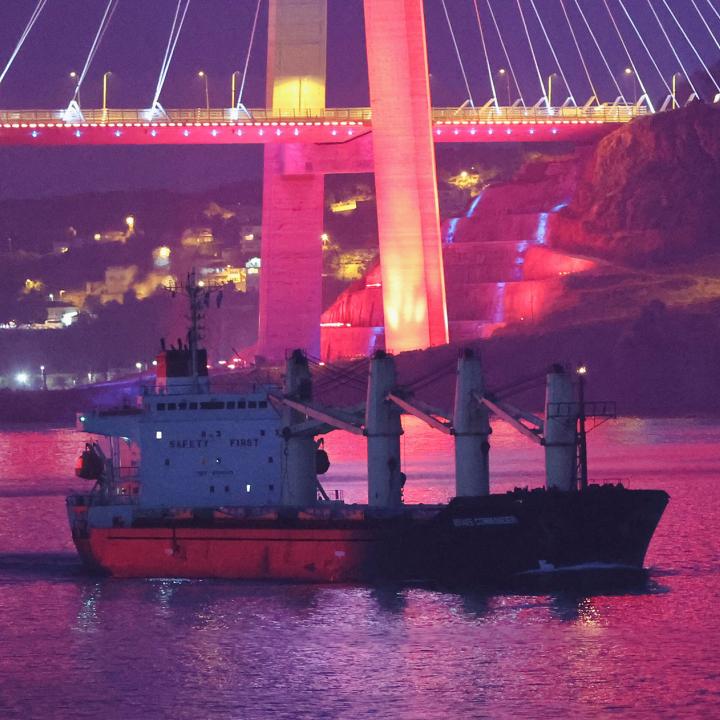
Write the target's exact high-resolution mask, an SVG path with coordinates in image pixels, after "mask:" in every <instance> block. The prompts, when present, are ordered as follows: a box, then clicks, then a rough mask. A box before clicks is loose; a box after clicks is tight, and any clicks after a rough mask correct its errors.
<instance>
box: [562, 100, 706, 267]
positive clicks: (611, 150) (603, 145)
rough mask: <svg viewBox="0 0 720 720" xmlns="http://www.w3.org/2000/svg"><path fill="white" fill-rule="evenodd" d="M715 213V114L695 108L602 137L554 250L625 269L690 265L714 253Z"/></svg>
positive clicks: (643, 120) (661, 115) (567, 210)
mask: <svg viewBox="0 0 720 720" xmlns="http://www.w3.org/2000/svg"><path fill="white" fill-rule="evenodd" d="M719 207H720V109H718V108H717V107H714V106H709V105H705V104H703V103H699V102H696V103H692V104H691V105H689V106H688V107H685V108H682V109H680V110H676V111H674V112H666V113H658V114H656V115H650V116H647V117H644V118H641V119H638V120H635V121H634V122H632V123H630V124H628V125H626V126H624V127H622V128H620V129H618V130H616V131H615V132H613V133H611V134H610V135H607V136H606V137H605V138H603V139H602V140H601V141H600V142H599V143H598V145H597V146H596V148H595V150H594V152H592V153H591V154H590V156H589V157H588V158H587V159H586V161H585V164H584V167H583V170H582V173H581V177H580V182H579V184H578V188H577V191H576V193H575V195H574V198H573V200H572V202H571V203H570V204H569V206H568V207H567V208H565V209H564V210H563V211H562V212H561V213H559V214H558V215H557V217H555V218H553V228H552V229H553V240H554V243H553V244H554V246H555V247H557V248H562V249H565V250H569V251H574V252H582V253H583V254H586V255H594V256H597V257H601V258H604V259H606V260H610V261H615V262H620V263H627V264H637V263H638V262H647V263H653V264H661V263H665V262H672V261H675V260H678V259H682V260H685V259H690V258H693V257H697V256H699V255H701V254H703V253H705V252H708V251H713V250H714V251H717V250H718V244H719V243H720V214H718V208H719Z"/></svg>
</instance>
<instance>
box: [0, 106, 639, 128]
mask: <svg viewBox="0 0 720 720" xmlns="http://www.w3.org/2000/svg"><path fill="white" fill-rule="evenodd" d="M649 112H650V111H649V110H648V109H647V108H646V107H642V106H640V107H639V106H636V105H610V104H608V105H593V106H591V107H559V108H546V107H529V108H525V107H499V108H495V107H483V108H467V107H466V108H460V109H458V108H433V111H432V117H433V120H434V121H435V122H453V121H465V122H516V121H517V122H522V121H525V122H527V121H538V122H547V121H549V120H553V119H557V120H595V121H601V122H628V121H630V120H632V119H633V118H636V117H639V116H641V115H647V114H649ZM371 120H372V112H371V110H370V108H360V107H358V108H325V109H322V108H317V109H307V110H293V109H288V110H286V109H282V108H279V109H278V108H252V109H249V110H247V111H244V110H236V109H234V108H210V109H209V110H208V109H206V108H194V109H193V108H189V109H188V108H184V109H171V110H166V111H165V115H162V114H160V113H159V112H155V113H154V114H151V112H150V111H149V110H143V109H115V108H113V109H108V110H97V109H89V110H82V115H78V114H77V113H74V114H73V113H71V112H68V111H67V110H0V123H3V124H14V123H27V124H31V123H58V122H60V123H62V122H66V123H68V124H77V123H90V124H111V123H123V124H128V123H148V122H150V121H152V122H157V123H163V122H169V123H180V124H187V123H210V124H216V123H245V122H248V123H251V122H369V121H371Z"/></svg>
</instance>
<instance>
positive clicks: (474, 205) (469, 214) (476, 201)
mask: <svg viewBox="0 0 720 720" xmlns="http://www.w3.org/2000/svg"><path fill="white" fill-rule="evenodd" d="M484 194H485V191H484V190H481V191H480V193H479V195H478V196H477V197H476V198H475V199H474V200H473V201H472V204H471V205H470V209H469V210H468V211H467V215H465V217H469V218H471V217H472V216H473V215H474V214H475V211H476V210H477V206H478V205H479V204H480V201H481V200H482V197H483V195H484Z"/></svg>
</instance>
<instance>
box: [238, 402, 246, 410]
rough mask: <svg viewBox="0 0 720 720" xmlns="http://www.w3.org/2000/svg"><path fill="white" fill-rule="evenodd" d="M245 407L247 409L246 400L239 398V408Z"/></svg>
mask: <svg viewBox="0 0 720 720" xmlns="http://www.w3.org/2000/svg"><path fill="white" fill-rule="evenodd" d="M244 409H245V401H244V400H238V410H244Z"/></svg>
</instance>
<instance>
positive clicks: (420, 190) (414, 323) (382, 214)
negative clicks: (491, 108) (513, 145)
mask: <svg viewBox="0 0 720 720" xmlns="http://www.w3.org/2000/svg"><path fill="white" fill-rule="evenodd" d="M364 2H365V38H366V44H367V58H368V76H369V81H370V106H371V108H372V121H373V148H374V156H375V190H376V197H377V211H378V233H379V240H380V263H381V273H382V284H383V306H384V310H385V345H386V348H387V349H388V350H389V351H391V352H401V351H403V350H415V349H418V348H425V347H429V346H431V345H442V344H444V343H446V342H447V341H448V326H447V310H446V306H445V280H444V276H443V262H442V242H441V236H440V215H439V210H438V194H437V180H436V171H435V147H434V144H433V137H432V114H431V104H430V81H429V77H428V61H427V45H426V40H425V18H424V13H423V2H422V0H364Z"/></svg>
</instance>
